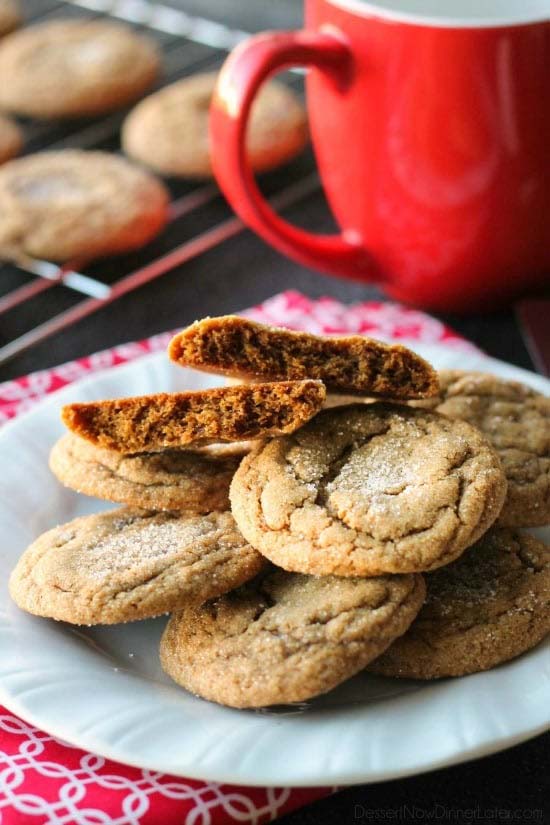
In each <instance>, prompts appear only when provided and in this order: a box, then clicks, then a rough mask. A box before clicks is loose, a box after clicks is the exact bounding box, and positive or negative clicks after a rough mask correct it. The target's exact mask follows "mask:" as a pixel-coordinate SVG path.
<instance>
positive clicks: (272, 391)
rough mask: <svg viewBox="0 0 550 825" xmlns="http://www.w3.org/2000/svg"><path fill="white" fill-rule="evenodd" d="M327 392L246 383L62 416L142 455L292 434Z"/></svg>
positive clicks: (80, 431) (103, 442)
mask: <svg viewBox="0 0 550 825" xmlns="http://www.w3.org/2000/svg"><path fill="white" fill-rule="evenodd" d="M325 394H326V392H325V388H324V386H323V384H322V383H321V382H320V381H280V382H274V383H269V384H244V385H241V386H233V387H217V388H216V389H211V390H196V391H192V392H175V393H158V394H157V395H142V396H137V397H135V398H116V399H113V400H107V401H90V402H87V403H83V404H68V405H67V406H65V407H63V410H62V412H61V418H62V419H63V422H64V423H65V424H66V425H67V427H68V428H69V429H70V430H72V431H73V432H75V433H76V434H77V435H79V436H81V437H82V438H86V439H88V441H91V442H92V443H94V444H97V445H98V446H99V447H105V448H107V449H109V450H117V451H118V452H120V453H124V454H128V453H142V452H153V451H156V450H164V449H167V448H181V447H187V446H201V445H204V444H209V443H210V444H212V443H216V442H222V443H223V442H224V441H242V440H246V439H251V438H252V439H253V438H265V437H267V436H273V435H282V434H284V433H291V432H294V430H296V429H297V428H298V427H300V426H301V425H302V424H304V423H305V422H306V421H309V419H310V418H311V417H312V416H314V415H315V413H316V412H318V411H319V410H320V409H321V407H322V405H323V401H324V400H325Z"/></svg>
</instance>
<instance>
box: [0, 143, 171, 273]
mask: <svg viewBox="0 0 550 825" xmlns="http://www.w3.org/2000/svg"><path fill="white" fill-rule="evenodd" d="M167 209H168V193H167V191H166V189H165V188H164V186H163V184H162V183H160V181H158V180H157V179H156V178H154V177H153V175H151V174H149V173H148V172H146V171H145V170H144V169H140V168H139V167H137V166H134V165H132V164H131V163H129V162H128V161H127V160H125V159H123V158H121V157H117V155H111V154H108V153H107V152H84V151H80V150H77V149H65V150H62V151H59V152H40V153H38V154H35V155H27V156H26V157H22V158H18V159H17V160H12V161H10V162H9V163H6V164H4V166H2V168H1V169H0V258H4V259H13V260H18V259H21V258H25V257H26V256H31V257H36V258H46V259H49V260H52V261H61V262H65V261H68V260H71V259H74V258H77V259H79V258H83V259H86V260H88V259H91V258H97V257H102V256H104V255H110V254H115V253H119V252H125V251H128V250H131V249H137V248H139V247H140V246H143V245H144V244H145V243H147V242H148V241H149V240H150V239H151V238H153V237H154V236H155V235H156V234H157V233H158V232H159V231H160V230H161V229H162V227H163V226H164V224H165V223H166V220H167Z"/></svg>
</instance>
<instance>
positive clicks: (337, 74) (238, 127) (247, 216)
mask: <svg viewBox="0 0 550 825" xmlns="http://www.w3.org/2000/svg"><path fill="white" fill-rule="evenodd" d="M298 64H300V65H311V66H315V67H317V68H318V69H320V70H321V71H323V72H325V73H326V74H328V75H329V76H330V77H331V78H332V79H333V81H334V82H335V83H337V84H338V86H340V87H341V88H345V86H346V85H347V84H348V83H349V78H350V74H351V72H350V70H351V68H352V54H351V51H350V49H349V48H348V46H347V44H346V42H345V41H344V39H343V37H341V36H337V35H336V34H333V33H327V32H314V31H296V32H265V33H263V34H259V35H255V36H254V37H251V38H250V39H248V40H247V41H246V42H244V43H242V44H241V45H239V46H237V48H236V49H234V50H233V52H232V53H231V54H230V55H229V57H228V58H227V60H226V62H225V64H224V66H223V68H222V70H221V72H220V75H219V78H218V82H217V86H216V90H215V92H214V95H213V98H212V103H211V107H210V125H209V128H210V145H211V149H212V165H213V169H214V174H215V176H216V178H217V180H218V183H219V185H220V187H221V189H222V190H223V192H224V193H225V195H226V197H227V199H228V200H229V201H230V203H231V204H232V205H233V207H234V208H235V211H236V212H237V213H238V214H239V215H240V217H241V218H242V219H243V221H244V222H245V223H247V224H248V225H249V226H250V227H252V228H253V229H254V230H255V231H256V232H257V233H258V234H259V235H261V236H262V237H263V238H264V239H265V240H267V241H268V242H269V243H271V244H272V245H273V246H274V247H276V248H277V249H279V250H280V251H282V252H284V253H285V254H287V255H289V256H290V257H292V258H295V259H296V260H298V261H300V262H301V263H304V264H306V265H307V266H310V267H313V268H314V269H320V270H325V271H327V272H330V273H332V274H333V275H341V276H345V277H348V278H358V279H361V280H367V279H369V280H373V279H374V277H375V275H374V273H375V267H374V266H373V260H372V257H371V256H370V255H369V254H368V253H367V251H366V250H365V249H364V247H363V245H362V243H361V240H360V239H359V238H355V237H353V233H347V234H346V232H343V233H340V234H335V235H314V234H311V233H309V232H306V231H304V230H303V229H299V228H297V227H294V226H292V224H290V223H288V222H287V221H284V220H282V219H281V218H279V217H278V215H276V213H275V212H274V211H273V210H272V209H271V207H270V206H269V204H268V203H267V201H266V200H265V199H264V197H263V196H262V194H261V192H260V190H259V189H258V187H257V185H256V182H255V180H254V175H253V172H252V169H251V167H250V164H249V162H248V158H247V153H246V145H245V136H246V126H247V121H248V117H249V114H250V109H251V106H252V102H253V100H254V97H255V96H256V94H257V92H258V89H259V88H260V86H261V85H262V83H263V82H264V80H265V79H266V78H267V77H269V76H270V75H271V74H273V73H274V72H275V71H277V70H282V69H286V68H289V67H290V66H296V65H298Z"/></svg>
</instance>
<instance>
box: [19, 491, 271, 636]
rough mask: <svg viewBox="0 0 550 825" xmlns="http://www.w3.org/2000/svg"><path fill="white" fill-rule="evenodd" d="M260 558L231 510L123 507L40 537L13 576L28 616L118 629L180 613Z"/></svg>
mask: <svg viewBox="0 0 550 825" xmlns="http://www.w3.org/2000/svg"><path fill="white" fill-rule="evenodd" d="M263 564H264V563H263V561H262V557H261V556H260V555H259V553H256V551H255V550H253V549H252V547H250V546H249V545H248V544H247V543H246V541H245V540H244V538H243V537H242V536H241V534H240V533H239V530H238V529H237V527H236V525H235V522H234V520H233V517H232V516H231V513H228V512H225V513H220V512H216V513H210V514H209V515H202V516H201V515H188V514H182V513H177V512H164V513H155V512H151V511H147V510H138V509H137V508H129V507H123V508H121V509H119V510H111V511H110V512H107V513H100V514H99V515H93V516H84V517H82V518H77V519H75V520H74V521H71V522H69V523H68V524H62V525H61V526H59V527H54V529H53V530H48V532H47V533H44V534H43V535H41V536H40V537H39V538H38V539H36V541H35V542H33V544H31V546H30V547H29V548H28V549H27V550H26V551H25V552H24V553H23V555H22V556H21V558H20V559H19V561H18V563H17V566H16V568H15V570H14V571H13V573H12V575H11V577H10V593H11V596H12V598H13V600H14V601H15V602H16V603H17V604H18V605H19V607H21V608H22V609H23V610H26V611H27V612H28V613H34V614H35V615H37V616H45V617H47V618H51V619H58V620H61V621H64V622H71V623H72V624H87V625H92V624H116V623H118V622H131V621H135V620H137V619H147V618H151V617H153V616H159V615H161V614H162V613H169V612H170V611H172V610H178V609H181V608H182V607H184V606H186V605H189V604H200V603H202V602H203V601H205V600H206V599H211V598H215V597H216V596H219V595H221V594H222V593H225V592H226V591H227V590H231V589H232V588H233V587H237V586H238V585H240V584H242V583H243V582H245V581H247V580H248V579H250V578H252V577H253V576H255V575H256V574H257V573H258V572H259V571H260V570H261V569H262V566H263Z"/></svg>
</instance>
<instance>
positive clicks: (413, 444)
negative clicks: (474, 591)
mask: <svg viewBox="0 0 550 825" xmlns="http://www.w3.org/2000/svg"><path fill="white" fill-rule="evenodd" d="M505 493H506V479H505V477H504V473H503V471H502V467H501V465H500V461H499V459H498V456H497V454H496V453H495V451H494V450H493V449H492V448H491V446H490V445H489V444H488V443H487V441H485V439H484V438H483V437H482V435H481V433H479V432H478V431H477V430H476V429H475V428H474V427H472V426H471V425H470V424H466V423H465V422H464V421H452V420H451V419H449V418H446V417H445V416H443V415H439V414H437V413H432V412H429V411H423V410H412V409H410V408H409V407H405V406H399V405H394V404H382V403H376V404H366V405H365V404H363V405H354V406H351V407H337V408H334V409H330V410H325V411H323V412H321V413H319V415H318V416H317V417H316V418H315V419H314V420H313V421H311V422H310V423H309V424H307V425H306V426H305V427H302V429H300V430H298V431H297V432H295V433H293V434H292V435H288V436H285V437H283V438H275V439H273V440H271V441H269V442H267V443H261V444H260V445H259V446H258V447H256V448H255V449H254V450H253V451H252V452H251V453H250V454H249V455H248V456H246V457H245V458H244V459H243V461H242V463H241V465H240V466H239V469H238V470H237V472H236V473H235V475H234V477H233V481H232V482H231V487H230V491H229V497H230V499H231V509H232V512H233V515H234V516H235V520H236V522H237V524H238V525H239V528H240V530H241V532H242V533H243V535H244V536H245V538H246V539H247V540H248V541H249V542H250V543H251V544H252V546H253V547H256V548H257V549H258V550H259V551H260V552H261V553H262V554H263V555H264V556H266V557H267V558H268V559H270V560H271V561H273V562H274V563H275V564H277V565H278V566H279V567H283V568H284V569H285V570H294V571H297V572H301V573H311V574H314V575H319V576H328V575H336V576H377V575H380V574H382V573H412V572H422V571H423V570H433V569H435V568H436V567H440V566H441V565H444V564H448V563H449V562H450V561H452V560H453V559H455V558H457V557H458V556H460V554H461V553H462V552H463V551H464V550H465V549H466V547H468V546H469V545H470V544H473V542H474V541H476V539H478V538H479V536H481V535H482V534H483V533H484V532H485V531H486V530H487V529H488V527H489V526H490V525H491V524H492V523H493V521H494V520H495V519H496V517H497V516H498V514H499V512H500V509H501V507H502V502H503V501H504V496H505Z"/></svg>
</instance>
